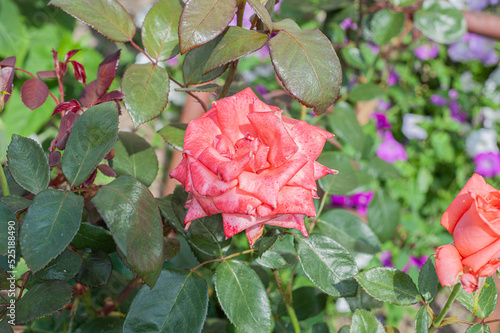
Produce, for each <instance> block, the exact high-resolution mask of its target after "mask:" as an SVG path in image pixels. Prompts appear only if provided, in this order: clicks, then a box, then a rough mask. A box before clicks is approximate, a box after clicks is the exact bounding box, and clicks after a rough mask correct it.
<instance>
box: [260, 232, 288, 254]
mask: <svg viewBox="0 0 500 333" xmlns="http://www.w3.org/2000/svg"><path fill="white" fill-rule="evenodd" d="M285 236H286V235H285V233H284V231H283V229H281V228H280V229H278V228H271V229H269V230H268V231H267V232H266V233H265V234H264V236H262V237H261V238H259V239H258V240H257V243H256V244H255V247H257V248H258V251H257V253H258V255H259V256H260V257H261V256H262V255H263V254H264V253H265V252H266V251H267V250H269V249H270V248H272V247H273V245H274V244H275V243H276V242H277V241H278V240H283V239H284V238H285Z"/></svg>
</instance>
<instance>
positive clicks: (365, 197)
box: [351, 191, 373, 215]
mask: <svg viewBox="0 0 500 333" xmlns="http://www.w3.org/2000/svg"><path fill="white" fill-rule="evenodd" d="M351 199H352V201H353V203H354V205H355V206H356V211H357V212H358V213H359V214H361V215H366V213H367V212H368V206H369V205H370V202H371V201H372V199H373V192H372V191H368V192H361V193H357V194H354V195H353V196H352V197H351Z"/></svg>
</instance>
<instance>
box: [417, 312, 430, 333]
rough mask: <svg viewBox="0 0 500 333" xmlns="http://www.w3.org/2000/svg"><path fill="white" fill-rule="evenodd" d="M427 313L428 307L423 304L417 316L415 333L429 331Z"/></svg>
mask: <svg viewBox="0 0 500 333" xmlns="http://www.w3.org/2000/svg"><path fill="white" fill-rule="evenodd" d="M428 316H429V315H428V314H427V308H426V307H425V306H422V307H421V308H420V309H419V310H418V312H417V317H416V318H415V333H427V332H429V318H428Z"/></svg>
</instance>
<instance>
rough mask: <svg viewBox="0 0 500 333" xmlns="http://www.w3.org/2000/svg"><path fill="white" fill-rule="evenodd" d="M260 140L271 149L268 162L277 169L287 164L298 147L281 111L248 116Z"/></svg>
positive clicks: (254, 113) (255, 113) (256, 113)
mask: <svg viewBox="0 0 500 333" xmlns="http://www.w3.org/2000/svg"><path fill="white" fill-rule="evenodd" d="M247 117H248V119H249V120H250V122H251V123H252V125H253V126H254V128H255V130H256V131H257V135H258V137H259V139H260V140H261V141H262V143H264V144H265V145H266V146H268V147H269V156H268V160H269V162H270V163H271V165H273V166H275V167H277V166H280V165H282V164H283V163H285V162H286V161H287V160H288V159H289V158H290V157H291V156H292V155H293V154H295V152H297V150H298V147H297V145H296V144H295V142H294V140H293V139H292V137H291V136H290V134H289V133H288V131H287V130H286V128H285V125H284V124H283V121H282V120H281V111H276V112H253V113H249V114H248V115H247Z"/></svg>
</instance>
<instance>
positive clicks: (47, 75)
mask: <svg viewBox="0 0 500 333" xmlns="http://www.w3.org/2000/svg"><path fill="white" fill-rule="evenodd" d="M36 76H38V78H39V79H40V80H46V79H57V74H56V71H55V70H51V71H40V72H37V73H36Z"/></svg>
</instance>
